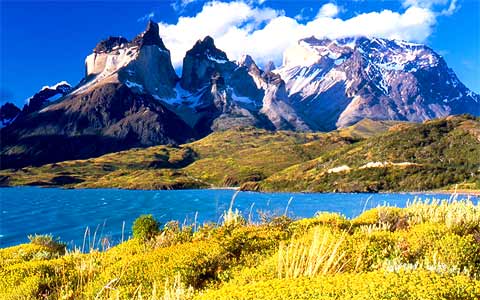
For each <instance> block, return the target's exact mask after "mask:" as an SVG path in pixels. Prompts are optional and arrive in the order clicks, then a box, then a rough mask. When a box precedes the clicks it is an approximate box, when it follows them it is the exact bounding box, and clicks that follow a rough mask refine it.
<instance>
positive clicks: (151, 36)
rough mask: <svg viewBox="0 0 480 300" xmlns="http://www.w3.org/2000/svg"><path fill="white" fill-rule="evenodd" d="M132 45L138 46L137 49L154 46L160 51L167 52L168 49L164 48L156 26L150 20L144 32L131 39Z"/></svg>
mask: <svg viewBox="0 0 480 300" xmlns="http://www.w3.org/2000/svg"><path fill="white" fill-rule="evenodd" d="M132 43H133V44H136V45H138V46H139V47H142V46H148V45H156V46H158V47H159V48H160V49H162V50H165V51H168V49H167V48H166V47H165V44H164V43H163V40H162V39H161V38H160V32H159V28H158V24H157V23H155V22H153V21H152V20H149V21H148V24H147V28H146V29H145V31H144V32H142V33H141V34H139V35H137V36H136V37H135V38H134V39H133V41H132Z"/></svg>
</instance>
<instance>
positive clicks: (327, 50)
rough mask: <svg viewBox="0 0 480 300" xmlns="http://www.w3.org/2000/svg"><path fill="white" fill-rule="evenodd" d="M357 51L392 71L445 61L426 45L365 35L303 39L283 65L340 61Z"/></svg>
mask: <svg viewBox="0 0 480 300" xmlns="http://www.w3.org/2000/svg"><path fill="white" fill-rule="evenodd" d="M354 54H357V55H359V56H362V57H363V58H364V59H366V60H369V61H372V62H374V63H376V64H378V65H379V66H380V67H382V68H385V69H390V70H403V69H406V70H413V71H415V70H416V69H418V67H435V66H437V65H439V64H442V63H444V62H443V59H442V58H441V56H440V55H438V54H437V53H435V52H434V51H433V50H432V49H431V48H429V47H428V46H426V45H423V44H416V43H410V42H406V41H401V40H389V39H385V38H369V37H364V36H362V37H345V38H340V39H329V38H322V39H317V38H315V37H309V38H305V39H302V40H300V41H299V42H298V44H297V45H296V46H294V47H292V48H291V49H289V50H287V52H286V55H285V57H284V65H288V64H290V65H304V66H308V65H312V64H315V63H320V64H321V63H322V62H323V61H324V60H325V59H332V60H335V63H337V64H340V63H341V62H342V61H343V60H345V59H347V58H349V57H350V56H352V55H354Z"/></svg>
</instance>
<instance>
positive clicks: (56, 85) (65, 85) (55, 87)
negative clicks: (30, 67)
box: [41, 80, 72, 91]
mask: <svg viewBox="0 0 480 300" xmlns="http://www.w3.org/2000/svg"><path fill="white" fill-rule="evenodd" d="M59 87H60V88H63V87H68V88H71V87H72V86H71V85H70V84H69V83H68V82H66V81H65V80H63V81H60V82H58V83H56V84H54V85H52V86H48V85H44V86H43V87H42V89H41V91H43V90H47V89H49V90H56V89H57V88H59Z"/></svg>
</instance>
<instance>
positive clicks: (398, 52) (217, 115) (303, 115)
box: [0, 21, 480, 169]
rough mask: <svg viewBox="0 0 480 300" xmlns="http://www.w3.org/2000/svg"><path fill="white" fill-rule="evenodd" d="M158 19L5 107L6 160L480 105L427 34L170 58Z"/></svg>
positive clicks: (41, 159) (12, 163) (81, 155)
mask: <svg viewBox="0 0 480 300" xmlns="http://www.w3.org/2000/svg"><path fill="white" fill-rule="evenodd" d="M160 36H161V35H160V33H159V28H158V25H157V24H156V23H154V22H152V21H150V22H149V23H148V25H147V28H146V30H145V31H144V32H142V33H141V34H139V35H138V36H136V37H135V38H134V39H133V40H131V41H129V40H127V39H125V38H123V37H109V38H107V39H105V40H103V41H101V42H99V43H98V44H97V46H96V47H95V48H94V49H93V53H91V54H90V55H88V56H87V58H86V59H85V76H84V78H83V79H82V80H81V81H80V83H79V84H77V85H76V86H73V87H72V86H70V85H69V84H68V83H66V82H61V83H59V84H57V85H55V86H53V87H44V88H43V89H42V90H41V91H39V92H38V93H36V94H35V95H34V96H32V97H31V98H30V99H29V100H28V103H27V104H26V105H25V107H24V108H23V109H22V110H21V111H20V110H19V109H15V108H14V107H12V105H11V104H8V105H7V104H6V105H4V106H3V107H2V108H1V109H0V117H1V120H0V121H1V123H2V126H4V127H3V128H1V129H0V135H1V139H2V145H1V152H0V160H1V168H3V169H5V168H19V167H23V166H27V165H43V164H46V163H53V162H58V161H64V160H71V159H85V158H89V157H96V156H99V155H102V154H105V153H110V152H116V151H121V150H126V149H130V148H134V147H147V146H153V145H159V144H170V145H177V144H182V143H185V142H189V141H192V140H197V139H199V138H202V137H205V136H207V135H208V134H210V133H212V132H215V131H223V130H228V129H231V128H238V127H256V128H260V129H266V130H293V131H301V132H309V131H330V130H334V129H337V128H344V127H347V126H350V125H353V124H355V123H357V122H359V121H361V120H362V119H365V118H369V119H372V120H398V121H413V122H422V121H425V120H429V119H433V118H438V117H445V116H448V115H454V114H464V113H469V114H473V115H480V96H479V95H477V94H475V93H473V92H472V91H470V90H469V89H468V88H467V87H465V86H464V85H463V84H462V83H461V82H460V81H459V79H458V78H457V76H456V75H455V73H454V72H453V71H452V70H451V69H450V68H448V66H447V64H446V62H445V61H444V59H443V58H442V57H441V56H440V55H438V54H437V53H435V52H434V51H433V50H432V49H430V48H428V47H427V46H424V45H420V44H413V43H407V42H404V41H397V40H386V39H380V38H366V37H356V38H344V39H338V40H329V39H317V38H315V37H310V38H305V39H302V40H300V41H299V42H298V43H297V45H296V46H294V47H292V48H290V49H288V50H287V51H286V53H285V55H284V61H283V64H282V65H281V66H280V67H279V68H276V67H275V66H274V64H273V63H269V64H267V65H266V66H265V67H264V68H263V69H262V68H261V67H259V66H258V65H257V64H256V63H255V61H254V60H253V58H252V57H250V56H249V55H244V56H243V57H242V58H240V59H239V60H238V61H232V60H230V59H229V58H228V57H227V55H226V53H225V52H223V51H222V50H220V49H218V48H217V47H216V45H215V42H214V40H213V39H212V38H211V37H209V36H207V37H205V38H204V39H202V40H199V41H197V42H196V43H195V45H193V47H192V48H191V49H190V50H189V51H187V53H186V55H185V58H184V60H183V67H182V74H181V76H178V75H177V73H176V72H175V69H174V68H173V66H172V62H171V57H170V51H169V50H168V49H167V47H166V46H165V44H164V43H163V41H162V39H161V37H160Z"/></svg>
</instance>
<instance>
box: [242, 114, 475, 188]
mask: <svg viewBox="0 0 480 300" xmlns="http://www.w3.org/2000/svg"><path fill="white" fill-rule="evenodd" d="M479 166H480V122H479V119H478V118H477V119H475V118H470V117H466V116H456V117H448V118H446V119H436V120H431V121H426V122H424V123H423V124H414V123H411V124H408V125H406V124H399V125H397V126H392V127H391V128H390V129H389V130H388V131H387V132H386V133H384V134H382V135H379V136H376V137H372V138H369V139H365V140H363V141H360V142H358V143H354V144H351V145H348V146H345V147H342V148H339V149H336V150H333V151H331V152H328V153H325V154H324V155H321V156H319V157H317V158H315V159H313V160H311V161H309V162H306V163H302V164H298V165H295V166H292V167H290V168H288V169H285V170H283V171H281V172H278V173H276V174H274V175H272V176H270V177H269V178H267V179H266V180H264V181H262V182H260V183H254V184H246V185H245V186H244V188H245V189H255V190H262V191H272V190H274V191H309V192H331V191H342V192H377V191H421V190H422V191H423V190H432V189H439V188H444V187H449V186H450V187H451V186H452V185H455V184H461V185H462V186H465V187H470V188H476V189H479V188H480V169H479Z"/></svg>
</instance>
